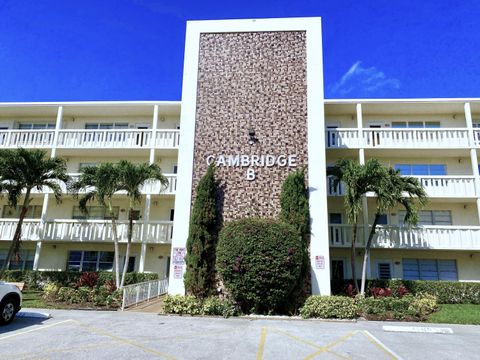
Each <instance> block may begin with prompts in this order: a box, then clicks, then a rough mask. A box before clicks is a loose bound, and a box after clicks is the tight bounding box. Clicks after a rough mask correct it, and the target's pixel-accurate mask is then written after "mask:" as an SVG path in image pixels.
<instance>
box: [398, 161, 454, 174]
mask: <svg viewBox="0 0 480 360" xmlns="http://www.w3.org/2000/svg"><path fill="white" fill-rule="evenodd" d="M395 169H396V170H400V174H402V175H432V176H436V175H447V166H446V165H445V164H395Z"/></svg>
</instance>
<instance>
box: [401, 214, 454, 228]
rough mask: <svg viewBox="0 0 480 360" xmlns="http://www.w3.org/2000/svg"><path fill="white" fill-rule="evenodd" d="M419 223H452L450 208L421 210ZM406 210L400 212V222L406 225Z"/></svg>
mask: <svg viewBox="0 0 480 360" xmlns="http://www.w3.org/2000/svg"><path fill="white" fill-rule="evenodd" d="M418 215H419V220H418V225H452V212H451V211H450V210H422V211H420V212H419V214H418ZM404 219H405V211H399V212H398V223H399V224H400V225H404Z"/></svg>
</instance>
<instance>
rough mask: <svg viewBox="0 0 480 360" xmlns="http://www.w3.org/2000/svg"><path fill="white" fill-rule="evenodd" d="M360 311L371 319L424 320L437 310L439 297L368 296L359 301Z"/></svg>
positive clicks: (420, 295)
mask: <svg viewBox="0 0 480 360" xmlns="http://www.w3.org/2000/svg"><path fill="white" fill-rule="evenodd" d="M357 306H358V313H359V315H360V316H364V317H366V318H367V319H370V320H393V319H394V320H409V321H412V320H424V319H425V318H426V317H427V315H429V314H431V313H432V312H434V311H435V310H437V298H436V297H435V296H434V295H430V294H421V293H419V294H416V295H406V296H403V297H400V298H398V297H379V298H374V297H366V298H359V299H358V301H357Z"/></svg>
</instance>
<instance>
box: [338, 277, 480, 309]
mask: <svg viewBox="0 0 480 360" xmlns="http://www.w3.org/2000/svg"><path fill="white" fill-rule="evenodd" d="M349 284H352V281H351V280H345V281H344V282H343V283H340V282H338V281H336V283H335V284H332V289H335V291H334V293H336V294H345V292H344V291H342V289H346V288H347V287H348V285H349ZM372 287H381V288H390V289H391V290H392V295H393V296H397V297H398V296H401V295H405V294H406V293H410V294H412V295H416V294H420V293H426V294H431V295H434V296H436V298H437V301H438V303H439V304H480V282H460V281H431V280H368V282H367V289H368V288H372Z"/></svg>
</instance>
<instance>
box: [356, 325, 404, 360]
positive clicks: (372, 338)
mask: <svg viewBox="0 0 480 360" xmlns="http://www.w3.org/2000/svg"><path fill="white" fill-rule="evenodd" d="M363 333H364V334H365V335H366V337H367V339H368V340H369V341H370V342H371V343H372V344H374V345H375V346H376V347H377V348H379V349H381V350H382V351H383V352H384V353H385V354H387V355H388V356H389V357H390V359H395V360H402V358H401V357H400V356H398V355H397V354H395V353H394V352H393V351H392V350H390V349H389V348H388V347H387V346H386V345H385V344H384V343H382V342H381V341H380V340H378V339H377V338H376V337H375V336H373V335H372V334H371V333H370V332H369V331H367V330H363Z"/></svg>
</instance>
